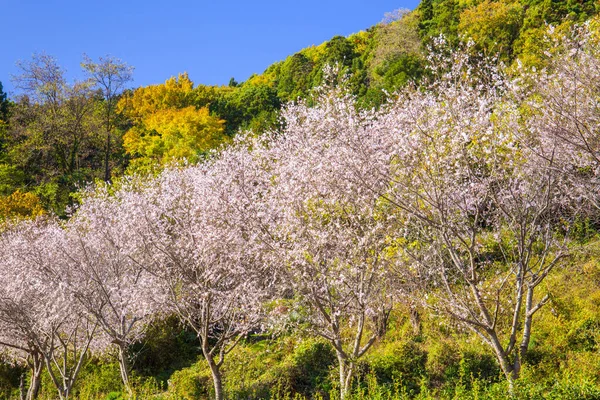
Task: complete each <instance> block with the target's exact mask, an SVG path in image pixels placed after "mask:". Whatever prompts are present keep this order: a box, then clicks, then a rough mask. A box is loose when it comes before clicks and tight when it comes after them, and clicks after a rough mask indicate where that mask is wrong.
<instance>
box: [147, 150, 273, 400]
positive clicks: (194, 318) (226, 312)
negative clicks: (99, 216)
mask: <svg viewBox="0 0 600 400" xmlns="http://www.w3.org/2000/svg"><path fill="white" fill-rule="evenodd" d="M250 156H251V154H250V153H249V152H248V151H247V150H244V149H243V148H240V149H237V148H235V149H230V150H227V151H224V152H223V154H222V155H221V156H220V157H219V158H217V159H215V160H213V161H211V162H208V163H206V164H202V165H199V166H196V167H188V168H186V169H183V170H180V169H170V170H167V171H165V172H164V173H162V174H161V175H160V176H159V177H158V178H157V180H156V181H155V182H153V184H152V185H151V186H152V188H151V189H149V190H148V191H147V192H146V195H147V197H148V200H147V203H146V205H145V210H144V211H143V213H144V218H143V219H142V220H141V221H142V222H143V224H142V225H140V227H139V228H138V229H137V232H138V235H139V241H140V242H141V243H143V248H144V249H145V255H144V257H143V258H141V259H139V263H140V264H143V265H145V268H148V270H149V271H151V272H152V273H153V274H154V275H155V276H156V277H157V278H158V279H159V281H160V282H161V284H162V286H163V290H164V291H165V292H166V293H167V295H166V299H165V304H164V305H165V308H164V312H166V313H169V312H174V313H176V314H177V315H178V316H179V318H180V319H181V321H182V322H184V323H185V324H187V325H188V326H189V327H191V328H192V329H193V330H194V331H195V332H196V334H197V335H198V338H199V340H200V344H201V348H202V353H203V354H204V357H205V358H206V361H207V363H208V365H209V367H210V370H211V373H212V377H213V383H214V390H215V398H217V399H223V398H224V393H223V382H222V380H223V377H222V373H221V366H222V365H223V362H224V359H225V356H226V355H227V354H228V353H229V352H231V351H232V350H233V348H234V347H235V346H236V345H237V343H238V342H239V341H240V340H241V339H242V338H243V337H244V336H245V335H247V334H248V333H249V332H251V331H252V330H255V329H259V328H260V320H261V317H262V302H263V301H264V299H265V298H266V295H267V293H268V289H269V286H270V285H269V282H268V279H265V277H266V272H265V270H264V269H263V268H262V267H261V265H260V264H259V263H257V259H258V256H257V254H259V253H258V252H257V251H255V247H254V244H255V243H256V240H255V238H254V236H255V234H254V232H253V230H252V226H254V224H253V221H251V219H250V213H251V212H252V210H253V209H254V208H253V204H252V202H251V201H252V198H253V197H254V196H255V195H254V194H253V193H255V192H257V190H258V187H257V186H255V184H256V183H257V182H256V181H255V180H253V179H252V176H246V174H248V173H249V171H250V169H245V167H246V166H248V165H249V164H250V162H251V160H250Z"/></svg>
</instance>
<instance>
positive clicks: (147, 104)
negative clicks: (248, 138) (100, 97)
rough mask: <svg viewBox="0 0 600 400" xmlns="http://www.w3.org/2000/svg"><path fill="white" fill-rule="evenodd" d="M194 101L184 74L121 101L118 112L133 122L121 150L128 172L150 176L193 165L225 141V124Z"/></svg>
mask: <svg viewBox="0 0 600 400" xmlns="http://www.w3.org/2000/svg"><path fill="white" fill-rule="evenodd" d="M196 97H197V92H196V91H194V84H193V82H192V81H191V80H190V79H189V77H188V75H187V74H186V73H184V74H179V75H178V77H177V78H175V77H172V78H170V79H168V80H167V81H166V82H165V83H164V84H160V85H151V86H146V87H141V88H138V89H136V90H135V91H133V92H132V93H130V94H129V95H127V96H124V97H123V98H122V99H121V101H120V102H119V106H118V107H119V110H120V111H121V112H122V113H123V114H124V115H125V116H127V117H128V118H130V119H131V120H132V122H133V127H132V128H131V129H129V130H128V131H127V132H126V133H125V135H124V136H123V147H124V149H125V151H126V152H127V153H128V154H129V155H131V156H132V161H131V163H130V166H129V172H134V171H137V172H150V171H153V170H156V169H159V168H160V166H162V165H164V164H166V163H170V162H178V161H182V160H187V161H188V162H196V161H198V160H199V158H200V157H201V156H202V155H203V154H205V153H206V152H208V151H209V150H210V149H213V148H216V147H218V146H220V145H221V144H222V143H224V142H226V141H227V140H228V139H229V137H228V136H227V135H225V133H224V123H225V121H223V120H221V119H220V118H219V117H217V116H215V115H211V114H210V112H209V110H208V108H207V107H199V101H197V99H196Z"/></svg>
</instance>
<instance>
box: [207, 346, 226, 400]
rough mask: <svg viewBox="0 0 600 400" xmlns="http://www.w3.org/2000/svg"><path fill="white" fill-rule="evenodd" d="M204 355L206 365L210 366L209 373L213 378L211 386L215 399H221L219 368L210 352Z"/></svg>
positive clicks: (221, 386)
mask: <svg viewBox="0 0 600 400" xmlns="http://www.w3.org/2000/svg"><path fill="white" fill-rule="evenodd" d="M204 356H205V357H206V361H208V366H209V367H210V373H211V374H212V378H213V386H214V389H215V400H223V398H224V397H223V380H222V377H221V369H220V368H219V366H218V365H217V363H215V360H214V358H213V356H212V355H211V354H208V355H206V354H205V355H204Z"/></svg>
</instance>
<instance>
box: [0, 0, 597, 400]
mask: <svg viewBox="0 0 600 400" xmlns="http://www.w3.org/2000/svg"><path fill="white" fill-rule="evenodd" d="M594 4H595V3H592V2H589V3H588V2H585V1H581V2H492V1H485V2H473V3H469V2H466V3H460V2H455V1H453V0H450V1H448V0H441V1H437V2H435V1H424V2H423V3H422V4H421V5H420V6H419V7H418V9H417V10H415V11H413V12H411V13H406V12H400V13H393V14H392V15H389V16H388V17H387V18H386V20H385V21H384V22H382V23H381V24H379V25H377V26H375V27H373V28H370V29H368V30H367V31H363V32H359V33H358V34H355V35H351V36H350V37H348V38H344V37H335V38H333V39H332V40H330V41H328V42H326V43H324V44H322V45H320V46H316V47H311V48H307V49H304V50H302V51H300V52H299V53H297V54H295V55H292V56H290V57H288V58H287V59H286V60H283V61H281V62H279V63H276V64H273V65H272V66H270V67H269V68H267V70H266V71H265V72H264V73H263V74H261V75H255V76H252V77H251V78H250V79H248V80H247V81H246V82H243V83H236V82H235V80H233V79H232V81H231V83H230V85H229V86H227V87H210V86H203V85H197V86H195V85H194V84H193V82H192V81H191V80H190V78H189V77H188V76H187V74H181V75H179V76H178V77H173V78H170V79H168V80H167V81H166V82H165V83H164V84H161V85H154V86H148V87H141V88H137V89H134V90H125V87H126V84H127V82H128V81H129V79H130V78H131V73H132V70H131V67H129V66H128V65H127V64H125V63H124V62H123V61H121V60H117V59H113V58H104V59H100V60H97V61H93V60H89V59H86V60H84V62H83V63H82V66H83V68H84V70H85V71H86V72H87V74H88V79H87V80H85V81H82V82H75V83H69V82H66V81H65V79H64V76H63V72H62V70H61V68H60V66H59V65H58V63H57V61H56V60H55V59H53V58H52V57H50V56H47V55H38V56H36V57H34V59H33V60H31V61H28V62H23V63H22V64H21V70H22V74H21V75H20V76H19V77H17V78H16V83H17V86H18V87H19V88H20V89H21V90H22V96H20V97H19V98H17V99H12V100H8V99H7V98H6V96H3V95H2V96H0V104H1V107H0V112H1V114H0V116H1V121H2V125H1V128H0V129H1V132H2V142H1V145H2V153H1V154H0V157H2V158H1V160H0V161H1V164H0V185H1V186H0V188H1V190H2V191H3V194H4V196H3V197H2V198H1V199H0V212H2V216H1V217H2V220H3V225H2V232H1V233H0V242H1V246H0V348H1V349H2V353H1V354H2V357H3V360H4V362H3V363H2V364H0V390H1V391H0V396H3V397H6V398H18V397H19V395H20V396H21V397H22V398H27V399H35V398H44V399H52V398H57V397H59V398H65V399H66V398H81V399H103V398H106V399H108V398H113V399H114V398H156V399H195V398H217V399H222V398H232V399H235V398H253V399H259V398H273V399H276V398H282V399H283V398H299V399H300V398H328V399H335V398H342V399H354V398H356V399H361V398H370V399H375V398H381V399H402V398H423V399H428V398H461V399H462V398H465V399H471V398H473V399H475V398H490V399H500V398H507V397H510V396H513V397H514V398H540V399H541V398H569V399H593V398H599V397H600V380H599V376H600V355H599V353H598V341H599V340H600V339H599V337H598V335H599V334H600V330H599V327H600V314H599V311H600V308H599V306H600V304H599V303H598V302H599V299H600V291H599V290H598V279H599V277H600V262H599V260H600V254H599V243H600V242H599V241H598V229H599V224H598V217H599V216H600V215H599V214H598V209H599V208H600V199H599V198H598V193H600V191H599V188H600V185H599V182H600V172H599V171H600V161H599V160H600V139H599V136H598V132H599V129H600V100H599V99H600V86H599V85H598V82H599V80H598V78H599V77H600V23H599V21H598V19H597V17H594V14H595V13H596V12H597V9H596V8H595V7H597V6H595V5H594ZM547 24H554V25H555V26H550V25H547ZM440 34H441V35H442V36H440ZM0 92H1V91H0ZM91 180H96V184H95V185H94V186H88V187H86V188H85V189H80V188H81V185H84V184H86V183H87V182H90V181H91ZM78 189H79V190H78Z"/></svg>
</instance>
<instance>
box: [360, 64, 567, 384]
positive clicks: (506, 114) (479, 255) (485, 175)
mask: <svg viewBox="0 0 600 400" xmlns="http://www.w3.org/2000/svg"><path fill="white" fill-rule="evenodd" d="M471 62H472V60H471V59H470V58H469V57H468V56H467V54H466V53H454V54H451V57H450V58H449V59H448V63H447V64H443V63H440V62H437V63H435V64H434V65H435V66H436V68H435V70H434V71H433V74H434V75H435V76H437V79H436V81H435V83H434V84H432V85H430V86H428V87H425V88H419V89H417V90H414V89H408V90H407V91H406V92H404V93H399V94H398V95H397V100H396V102H395V103H394V104H392V105H391V106H390V108H389V109H388V110H387V111H386V115H385V116H384V117H383V118H380V120H379V122H378V123H379V124H385V125H387V127H388V128H387V129H376V130H373V132H379V133H380V134H383V136H382V137H381V141H382V142H384V143H385V146H384V148H386V149H389V151H391V152H392V157H391V158H390V159H391V160H392V164H391V170H390V172H389V173H388V172H386V171H385V170H380V171H377V172H375V173H376V174H378V175H380V176H382V178H383V179H384V180H385V181H387V182H388V184H389V186H388V188H387V190H386V192H382V193H381V194H382V196H384V197H385V198H386V200H387V201H389V203H390V204H392V205H394V206H395V208H396V209H397V212H398V214H399V215H398V218H399V219H401V220H403V221H404V222H405V229H404V231H403V232H400V233H401V235H400V238H401V242H402V244H403V245H402V246H401V254H402V257H400V258H399V259H400V260H402V264H403V265H409V266H410V267H409V268H403V269H402V270H401V271H402V272H403V273H408V274H409V275H408V276H409V278H408V279H410V276H411V275H412V276H413V277H414V279H419V280H421V281H422V282H423V283H425V284H426V285H424V287H423V289H424V290H425V291H426V293H428V295H429V297H431V296H432V295H433V296H434V297H435V301H427V302H426V305H427V306H429V307H433V308H434V309H436V310H437V311H438V312H439V313H442V314H443V315H447V316H450V317H452V318H453V319H454V320H455V321H458V322H459V323H460V324H462V325H463V326H465V327H467V328H469V329H471V330H472V331H473V332H475V333H476V334H477V335H479V337H480V338H481V339H482V340H483V341H484V342H485V343H486V344H487V345H489V346H490V348H491V349H492V350H493V351H494V354H495V355H496V358H497V359H498V362H499V364H500V366H501V368H502V370H503V372H504V373H505V375H506V378H507V379H508V380H509V382H512V381H513V380H514V379H516V378H518V376H519V371H520V367H521V362H522V359H523V358H524V357H525V355H526V353H527V350H528V347H529V342H530V337H531V330H532V320H533V316H534V314H535V313H536V312H537V311H538V310H539V309H540V308H541V307H543V305H544V304H546V302H547V300H548V297H547V296H542V297H540V296H539V295H536V293H537V292H539V290H537V289H538V288H539V287H540V284H541V282H542V281H543V280H544V278H545V277H546V276H547V275H548V274H549V273H550V272H551V271H552V269H554V268H555V267H556V266H557V265H558V264H559V263H560V261H561V260H563V259H564V258H565V257H566V255H567V254H568V250H567V247H566V239H567V237H568V231H569V227H570V224H571V223H572V220H573V216H572V214H571V215H570V214H568V213H566V212H564V211H565V205H566V204H567V203H568V202H569V186H568V184H567V183H566V182H565V181H564V179H563V176H562V175H561V174H560V173H557V172H556V169H555V168H554V157H553V154H554V153H555V150H556V148H555V147H545V146H546V145H547V143H542V142H541V141H540V140H539V137H536V136H535V132H531V131H528V130H526V129H524V128H523V127H522V125H521V124H520V121H521V116H520V115H519V112H518V104H514V103H512V102H511V100H510V98H508V97H507V95H506V94H507V93H509V92H510V90H509V89H510V87H509V86H510V85H509V83H508V81H506V80H505V79H504V78H502V74H501V71H500V70H494V68H493V66H483V67H484V68H482V67H481V66H478V67H477V68H474V67H473V66H472V64H471ZM444 67H447V68H446V69H445V70H444ZM473 71H478V72H479V73H481V71H487V72H486V73H485V74H484V75H483V78H484V79H481V78H482V77H481V76H476V75H475V74H474V73H473ZM359 154H364V152H363V153H359ZM363 162H367V161H363ZM372 165H373V166H375V167H377V166H378V165H379V164H378V163H377V162H373V163H372ZM559 212H560V213H561V214H560V215H561V218H558V217H557V216H558V215H559V214H558V213H559ZM492 249H495V250H494V251H495V252H497V253H499V255H496V256H495V255H494V251H492ZM504 326H508V327H509V328H508V331H505V330H504V329H503V327H504ZM517 343H519V344H518V348H517Z"/></svg>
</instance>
